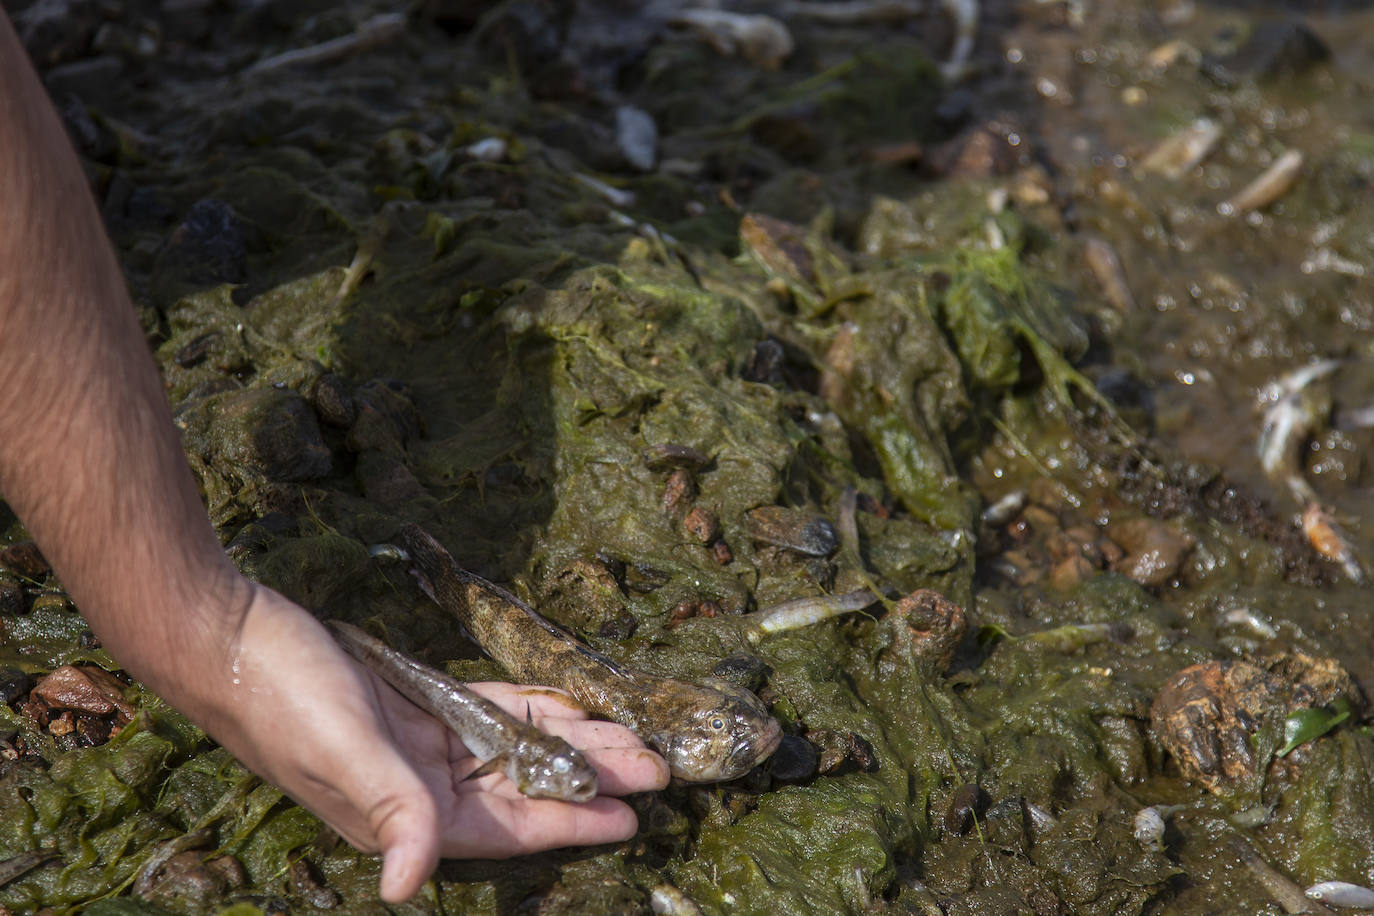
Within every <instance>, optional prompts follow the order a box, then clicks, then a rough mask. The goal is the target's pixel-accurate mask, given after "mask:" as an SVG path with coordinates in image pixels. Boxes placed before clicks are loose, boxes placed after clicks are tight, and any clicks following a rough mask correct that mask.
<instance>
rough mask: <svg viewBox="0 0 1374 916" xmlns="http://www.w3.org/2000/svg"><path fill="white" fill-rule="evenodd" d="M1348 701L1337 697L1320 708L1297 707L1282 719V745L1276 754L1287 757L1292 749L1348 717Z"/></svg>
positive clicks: (1329, 729)
mask: <svg viewBox="0 0 1374 916" xmlns="http://www.w3.org/2000/svg"><path fill="white" fill-rule="evenodd" d="M1350 712H1351V710H1350V701H1349V700H1347V699H1346V698H1345V697H1338V698H1337V699H1336V700H1335V702H1333V703H1331V704H1330V705H1329V706H1323V707H1322V708H1321V709H1299V710H1297V711H1296V712H1291V713H1289V714H1288V716H1287V717H1286V718H1285V719H1284V720H1283V747H1281V748H1279V749H1278V751H1277V755H1278V756H1279V757H1287V756H1288V755H1289V754H1290V753H1292V751H1293V750H1295V749H1296V748H1299V747H1301V746H1302V745H1304V744H1306V743H1307V742H1309V741H1312V740H1314V739H1316V738H1320V737H1321V736H1322V735H1324V734H1326V733H1327V732H1329V731H1331V729H1333V728H1335V727H1336V726H1337V725H1340V724H1341V723H1342V722H1344V721H1345V720H1346V719H1349V718H1350Z"/></svg>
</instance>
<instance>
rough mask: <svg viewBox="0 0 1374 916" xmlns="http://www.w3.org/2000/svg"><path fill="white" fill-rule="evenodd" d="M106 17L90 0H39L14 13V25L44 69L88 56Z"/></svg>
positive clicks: (30, 52)
mask: <svg viewBox="0 0 1374 916" xmlns="http://www.w3.org/2000/svg"><path fill="white" fill-rule="evenodd" d="M103 19H104V17H103V16H102V15H101V12H100V9H99V4H97V3H94V2H90V0H84V2H83V0H38V2H36V3H33V4H31V5H29V6H28V7H27V8H25V9H24V10H22V11H20V12H18V13H15V14H14V27H15V31H17V32H18V33H19V38H20V40H22V41H23V42H24V48H25V49H26V50H27V51H28V52H29V56H30V57H31V58H33V62H34V63H35V64H36V65H37V66H38V67H39V68H40V69H42V68H45V67H51V66H52V65H54V64H60V63H63V62H64V61H72V60H77V59H79V58H81V57H84V56H85V55H86V53H87V52H88V51H89V50H90V46H91V40H92V39H93V38H94V37H95V33H96V30H97V29H99V28H100V26H101V23H102V22H103Z"/></svg>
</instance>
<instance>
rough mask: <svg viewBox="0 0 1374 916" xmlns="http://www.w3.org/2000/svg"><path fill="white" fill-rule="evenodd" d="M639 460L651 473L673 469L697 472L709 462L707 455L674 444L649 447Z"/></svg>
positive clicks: (685, 446) (688, 447) (686, 446)
mask: <svg viewBox="0 0 1374 916" xmlns="http://www.w3.org/2000/svg"><path fill="white" fill-rule="evenodd" d="M640 458H642V459H643V461H644V466H645V467H646V468H648V469H649V470H651V471H670V470H672V469H674V468H683V469H685V470H688V471H699V470H701V469H702V468H703V467H705V466H706V464H707V462H709V461H710V460H711V458H710V456H709V455H707V454H705V453H704V452H700V451H698V450H697V449H694V448H692V447H691V446H688V445H675V444H667V445H651V446H649V447H648V448H646V449H645V450H644V451H643V453H642V454H641V455H640Z"/></svg>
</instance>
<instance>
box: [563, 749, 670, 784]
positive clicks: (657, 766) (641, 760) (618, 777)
mask: <svg viewBox="0 0 1374 916" xmlns="http://www.w3.org/2000/svg"><path fill="white" fill-rule="evenodd" d="M582 753H583V754H585V755H586V756H587V760H588V762H590V763H591V765H592V766H594V767H596V791H597V794H598V795H629V794H631V793H633V792H657V791H658V790H659V789H662V788H664V787H665V786H667V785H668V778H669V776H670V775H671V774H669V772H668V762H667V761H666V760H664V759H663V758H662V757H660V756H659V755H658V754H655V753H654V752H653V751H651V750H649V749H648V748H643V747H638V748H620V747H613V748H589V749H587V750H584V751H583V752H582Z"/></svg>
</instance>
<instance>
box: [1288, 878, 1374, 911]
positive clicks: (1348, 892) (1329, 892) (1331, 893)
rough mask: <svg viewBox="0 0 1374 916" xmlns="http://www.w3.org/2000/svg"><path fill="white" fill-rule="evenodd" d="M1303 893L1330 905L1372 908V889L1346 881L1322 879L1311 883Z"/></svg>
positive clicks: (1373, 904)
mask: <svg viewBox="0 0 1374 916" xmlns="http://www.w3.org/2000/svg"><path fill="white" fill-rule="evenodd" d="M1303 893H1305V894H1307V896H1308V897H1310V898H1311V899H1313V900H1316V901H1318V902H1320V903H1329V904H1331V905H1332V906H1347V907H1356V908H1358V909H1362V910H1367V909H1374V890H1370V889H1369V888H1367V887H1361V886H1360V885H1358V884H1350V883H1348V882H1346V881H1322V882H1321V883H1319V884H1314V885H1312V886H1311V887H1309V888H1308V889H1307V890H1306V891H1304V892H1303Z"/></svg>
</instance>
